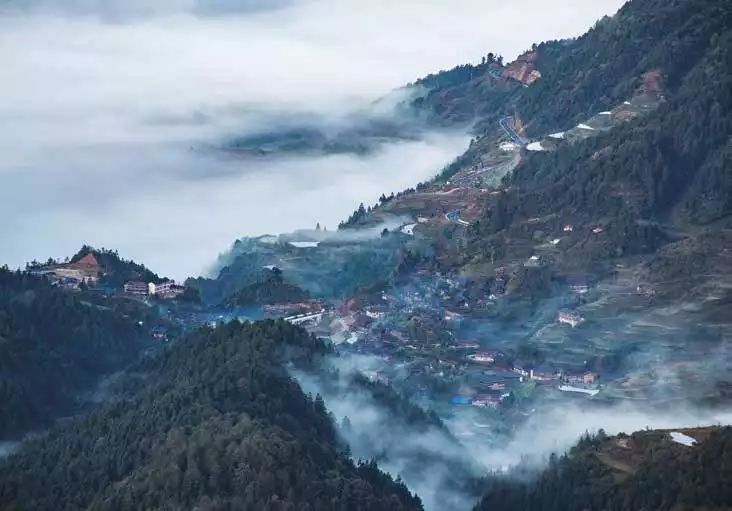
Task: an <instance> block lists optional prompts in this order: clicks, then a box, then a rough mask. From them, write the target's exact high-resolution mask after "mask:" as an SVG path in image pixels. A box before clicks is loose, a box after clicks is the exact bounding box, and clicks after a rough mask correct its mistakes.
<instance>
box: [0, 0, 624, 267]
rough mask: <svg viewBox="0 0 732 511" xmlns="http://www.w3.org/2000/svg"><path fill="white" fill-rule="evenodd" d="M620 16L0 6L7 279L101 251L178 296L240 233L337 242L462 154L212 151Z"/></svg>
mask: <svg viewBox="0 0 732 511" xmlns="http://www.w3.org/2000/svg"><path fill="white" fill-rule="evenodd" d="M621 3H622V2H621V0H602V1H597V2H586V1H584V0H564V1H557V2H545V1H544V0H523V1H520V2H499V1H488V2H486V1H481V0H461V1H460V2H457V4H459V5H456V3H455V2H441V1H428V2H422V1H421V0H407V1H403V2H397V3H394V2H386V1H381V0H379V1H375V2H354V1H349V0H281V1H274V2H264V1H259V0H246V1H241V2H235V1H230V0H166V1H163V2H145V1H137V0H135V1H128V0H110V1H106V2H98V1H94V0H59V1H45V0H19V1H16V2H12V4H5V5H4V6H3V7H0V62H2V63H3V78H2V80H0V118H2V123H0V183H1V184H2V186H0V216H1V217H2V222H0V240H2V242H1V243H0V264H2V263H7V264H9V265H11V266H19V265H22V264H23V262H25V261H27V260H30V259H33V258H37V259H45V258H47V257H48V256H55V257H63V256H65V255H70V254H71V253H73V252H74V251H75V250H76V249H77V248H78V247H79V246H80V245H81V244H82V243H90V244H93V245H97V246H107V247H110V248H117V249H119V250H120V252H121V253H122V254H123V255H125V256H127V257H133V258H135V259H139V260H141V261H143V262H145V263H146V264H147V265H148V266H150V267H151V268H153V269H154V270H156V271H158V272H161V273H164V274H166V275H171V276H174V277H176V278H183V277H184V276H186V275H189V274H197V273H200V272H201V271H202V270H204V268H205V267H206V266H207V265H208V264H209V263H211V262H213V260H214V259H215V257H216V255H217V254H218V253H219V252H221V251H223V250H224V249H225V248H226V247H227V246H228V245H229V244H230V243H231V242H232V241H233V240H234V239H235V238H237V237H240V236H242V235H249V234H259V233H264V232H272V231H283V230H289V229H292V228H295V227H302V226H310V225H313V224H314V223H315V222H317V221H319V222H320V223H321V224H325V225H327V226H328V227H333V228H334V227H335V224H336V223H337V222H338V220H341V219H343V218H344V217H346V216H347V215H348V213H350V212H351V211H352V210H353V209H354V208H355V207H356V206H357V205H358V203H359V202H361V201H365V202H368V203H370V202H373V201H374V200H375V198H376V197H378V196H379V195H381V193H383V192H386V193H389V192H391V191H398V190H399V189H402V188H404V187H407V186H411V185H414V184H415V183H416V182H418V181H420V180H423V179H425V178H428V177H430V176H431V175H433V174H434V173H436V172H437V171H438V170H439V169H440V167H441V166H442V165H444V164H445V163H447V162H448V161H449V160H451V159H452V158H453V157H454V156H455V155H456V154H458V153H459V152H461V151H462V150H463V148H464V147H465V145H466V143H467V137H466V136H465V135H464V134H462V133H426V134H423V135H422V136H420V137H419V139H418V140H412V141H409V142H405V141H401V142H394V143H390V144H386V145H382V146H380V148H379V150H377V151H375V152H374V153H371V154H368V155H356V154H351V155H347V154H344V155H340V156H322V155H321V156H315V155H311V156H309V157H302V158H296V157H294V156H293V155H290V157H289V158H288V159H278V160H271V159H270V160H267V161H244V160H242V159H234V158H226V157H222V156H221V155H216V154H211V153H210V152H208V151H204V150H201V148H206V147H210V146H219V145H220V144H222V143H224V142H225V141H226V140H227V139H229V138H231V137H236V136H238V135H241V134H243V133H257V132H272V131H276V130H277V128H278V125H277V123H276V122H274V121H273V119H277V120H278V121H277V122H282V120H283V119H288V118H290V117H298V118H299V117H302V116H309V118H316V119H318V121H317V123H322V124H324V125H328V124H330V123H332V122H336V121H335V120H338V122H344V119H345V120H346V121H345V122H347V120H348V119H349V117H348V114H349V113H350V112H354V111H359V110H362V109H363V108H365V107H366V106H368V105H369V104H370V103H371V102H372V101H373V100H374V99H377V98H380V97H382V96H384V95H385V94H388V93H389V91H391V90H393V89H395V88H398V87H399V86H401V85H403V84H405V83H407V82H410V81H413V80H414V79H415V78H417V77H419V76H422V75H425V74H427V73H429V72H431V71H435V70H438V69H441V68H447V67H452V66H453V65H455V64H458V63H461V62H465V61H474V62H475V61H478V60H479V59H480V57H481V56H482V55H484V54H485V53H487V52H489V51H494V52H499V53H502V54H503V55H504V56H505V57H506V58H507V59H511V58H513V57H515V56H516V55H517V54H518V53H519V52H520V51H522V50H524V49H525V48H526V47H528V46H529V45H530V43H531V42H533V41H537V40H542V39H548V38H557V37H568V36H574V35H577V34H579V33H581V32H583V31H584V30H585V29H586V27H587V26H589V25H591V24H592V22H593V21H594V20H596V19H597V18H599V17H600V16H602V15H604V14H608V13H612V12H613V11H614V10H615V9H616V8H617V7H618V6H619V5H620V4H621ZM549 4H551V5H549ZM547 12H551V15H550V16H547ZM382 114H383V112H382Z"/></svg>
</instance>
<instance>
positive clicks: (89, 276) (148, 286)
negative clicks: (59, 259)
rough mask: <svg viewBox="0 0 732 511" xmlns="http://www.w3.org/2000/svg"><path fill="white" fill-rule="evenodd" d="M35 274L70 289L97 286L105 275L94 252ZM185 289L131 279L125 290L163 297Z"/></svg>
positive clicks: (37, 271)
mask: <svg viewBox="0 0 732 511" xmlns="http://www.w3.org/2000/svg"><path fill="white" fill-rule="evenodd" d="M31 273H33V274H34V275H42V276H44V277H45V278H47V279H48V280H50V281H51V282H52V283H53V284H55V285H60V286H63V287H65V288H68V289H78V288H79V286H80V285H82V284H84V285H87V286H89V287H93V286H96V285H97V284H98V283H99V279H100V278H101V277H102V276H103V275H104V269H103V268H102V266H101V265H100V264H99V261H98V260H97V258H96V257H95V256H94V254H93V253H92V252H89V253H88V254H86V255H85V256H84V257H82V258H81V259H79V260H78V261H74V262H73V263H63V264H51V265H47V266H43V267H41V268H36V269H33V270H31ZM184 291H185V288H184V287H183V286H180V285H177V284H176V283H175V282H173V281H167V282H163V283H161V284H155V283H152V282H140V281H130V282H127V283H126V284H125V285H124V292H125V293H127V294H131V295H138V296H147V295H151V296H156V297H157V298H161V299H170V298H175V297H177V296H179V295H181V294H182V293H183V292H184Z"/></svg>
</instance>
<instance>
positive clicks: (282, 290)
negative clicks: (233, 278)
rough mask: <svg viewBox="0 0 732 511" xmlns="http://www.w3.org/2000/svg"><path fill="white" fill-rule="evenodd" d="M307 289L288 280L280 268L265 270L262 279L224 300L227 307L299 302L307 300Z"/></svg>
mask: <svg viewBox="0 0 732 511" xmlns="http://www.w3.org/2000/svg"><path fill="white" fill-rule="evenodd" d="M309 297H310V295H309V294H308V293H307V291H304V290H303V289H301V288H299V287H297V286H295V285H293V284H290V283H289V282H286V281H285V279H284V277H283V276H282V271H281V270H280V269H279V268H276V267H275V268H272V269H271V270H269V269H267V270H265V274H264V276H263V277H262V279H261V280H260V281H258V282H255V283H254V284H250V285H248V286H245V287H243V288H241V289H239V290H238V291H236V292H235V293H233V294H231V295H229V296H228V297H227V298H226V299H225V300H224V302H223V305H224V306H226V307H250V306H254V305H269V304H274V303H297V302H302V301H305V300H307V299H308V298H309Z"/></svg>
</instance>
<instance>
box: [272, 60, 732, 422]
mask: <svg viewBox="0 0 732 511" xmlns="http://www.w3.org/2000/svg"><path fill="white" fill-rule="evenodd" d="M531 63H532V59H531V56H530V55H529V54H527V55H526V58H525V59H523V60H522V59H519V60H517V62H516V63H514V64H512V66H513V67H512V68H511V69H510V70H508V69H507V70H506V71H505V72H507V73H509V72H510V73H514V74H515V75H516V76H512V77H511V78H512V79H515V80H519V81H521V82H523V83H524V85H526V86H528V85H530V84H531V83H533V81H535V80H536V79H539V78H540V76H541V75H540V73H539V72H538V71H537V70H535V69H534V68H533V67H532V66H531ZM662 100H663V96H662V94H661V91H660V89H659V87H658V86H657V78H656V77H654V76H645V77H644V85H643V87H642V88H641V89H640V90H639V91H638V93H637V94H636V95H635V96H633V97H632V98H630V99H629V101H626V102H624V103H623V104H621V105H618V106H617V108H615V109H613V110H612V111H607V112H600V113H598V114H597V115H596V116H594V117H592V118H591V119H588V120H587V121H586V122H585V123H581V124H580V125H579V126H577V127H576V128H574V129H572V130H569V131H568V132H565V133H553V134H551V135H548V136H547V137H545V138H544V139H541V140H539V141H533V142H532V141H530V140H527V139H526V138H525V137H524V136H523V130H522V126H521V122H520V120H518V119H515V118H504V119H501V120H500V122H499V123H498V126H497V127H496V130H495V132H494V133H492V134H488V135H486V136H484V137H483V138H482V139H480V140H475V141H474V142H473V144H472V145H473V146H475V147H477V148H478V150H479V151H478V152H479V153H480V157H479V161H478V162H477V163H468V164H465V165H463V166H461V167H459V168H457V169H456V170H455V171H453V172H452V173H451V175H449V177H447V178H446V179H444V180H442V181H440V180H437V181H435V182H433V183H428V184H423V185H420V186H418V187H417V188H416V189H415V190H410V191H408V192H405V193H400V194H398V195H397V196H396V197H394V196H392V197H390V198H386V199H385V200H382V203H381V204H379V205H377V206H375V207H374V208H373V210H371V208H369V213H368V215H367V216H366V217H365V218H366V222H365V223H364V225H362V226H361V227H362V228H364V229H368V228H372V229H378V230H381V226H383V225H389V222H391V221H393V219H394V218H400V219H403V220H402V221H401V223H400V224H398V225H396V226H393V225H391V226H390V227H389V228H383V231H384V232H382V238H383V237H384V236H390V237H396V238H398V239H400V240H401V245H400V246H401V249H402V250H404V251H406V252H408V253H409V254H412V255H413V257H414V259H415V260H417V261H419V258H420V256H419V255H415V254H435V252H437V255H436V256H434V255H433V256H431V257H433V260H434V257H437V258H439V259H438V261H439V263H440V266H443V267H447V268H450V267H454V266H456V261H458V260H459V254H460V252H461V249H462V246H461V243H464V240H465V233H466V232H467V230H468V229H470V228H471V226H472V225H473V224H474V223H475V222H477V221H479V219H480V218H482V217H483V216H484V214H485V211H486V208H490V207H492V204H494V202H495V199H496V197H497V196H499V195H500V193H501V189H502V186H503V184H502V181H503V178H504V176H506V175H507V174H508V173H510V172H511V171H512V170H513V169H514V168H516V166H517V165H518V164H519V163H520V161H521V159H522V158H523V157H524V156H525V154H526V153H527V152H528V153H532V152H534V153H535V152H541V151H551V150H554V148H556V147H557V146H558V145H559V144H568V143H573V141H576V140H580V139H582V138H586V137H589V136H593V135H594V134H597V133H598V132H601V131H604V130H608V129H610V128H611V127H612V126H614V125H616V124H617V123H621V122H625V121H627V120H628V119H631V118H634V117H637V116H640V115H643V114H644V113H645V112H647V111H650V110H652V109H654V108H656V107H657V106H658V104H659V103H660V102H661V101H662ZM521 229H522V230H523V232H521V233H519V234H520V236H517V237H516V238H515V239H509V240H507V243H508V244H509V245H508V247H507V248H506V252H509V253H510V254H512V256H513V257H512V258H511V259H509V260H505V259H504V260H499V256H496V258H495V261H494V257H493V255H492V254H491V255H490V258H489V260H488V261H487V262H485V261H482V262H481V263H480V265H478V264H471V263H468V264H465V263H464V262H460V265H461V268H462V270H461V272H460V273H457V274H456V273H453V272H450V271H446V272H444V273H443V272H441V271H439V270H435V269H431V268H427V267H424V266H420V263H419V262H416V263H414V264H412V265H411V266H410V265H409V264H408V263H410V261H403V262H402V266H405V267H407V268H406V270H404V271H405V272H406V275H407V276H406V277H405V276H403V275H402V276H400V277H397V278H394V277H392V281H391V282H390V284H389V285H385V286H382V287H379V288H377V289H369V290H360V291H358V292H356V293H354V294H353V295H352V296H351V297H350V298H347V299H345V300H342V301H341V302H340V303H337V304H335V305H328V303H329V302H327V301H323V302H319V301H312V302H310V303H308V304H274V305H268V306H266V307H265V310H266V311H267V316H275V317H276V316H279V317H284V318H285V319H286V320H288V321H290V322H292V323H294V324H298V325H301V326H304V327H305V328H307V329H308V330H309V331H310V332H312V333H313V334H314V335H316V336H317V337H320V338H322V339H325V340H327V341H328V342H330V343H332V344H333V345H334V346H335V347H336V349H337V350H338V352H339V353H341V354H342V355H345V356H348V355H351V356H353V357H355V358H357V359H360V360H368V361H369V363H368V364H366V366H365V367H364V369H363V372H364V375H366V376H367V377H368V378H370V379H373V380H375V381H380V382H384V383H388V384H390V385H392V386H393V387H394V388H395V389H397V390H398V391H399V392H401V393H402V394H403V395H405V396H407V397H409V398H410V399H411V400H413V401H414V402H417V403H422V404H424V405H425V406H428V407H429V408H431V409H433V410H436V411H438V413H439V414H440V415H441V416H442V417H444V418H449V417H453V416H455V415H456V414H463V413H469V414H470V415H471V416H475V414H476V413H477V414H479V416H480V417H482V419H480V420H478V422H479V423H485V422H486V421H490V419H491V418H495V419H496V420H498V418H499V417H500V418H501V420H505V418H506V417H515V418H521V417H526V416H528V415H530V414H531V413H532V412H533V410H535V409H536V407H537V406H538V405H540V404H542V403H547V402H554V401H557V400H562V401H568V400H571V401H572V402H575V403H578V404H579V403H587V404H588V405H589V404H591V403H608V402H617V401H619V400H620V401H622V400H626V399H630V400H648V401H649V403H656V404H658V403H662V402H663V403H665V402H668V401H673V400H674V399H678V398H681V397H682V396H683V397H685V398H689V397H691V398H692V399H707V398H709V397H710V396H713V395H715V393H717V392H719V390H718V389H716V390H715V389H714V388H713V385H696V383H697V382H699V381H701V380H702V379H703V378H701V377H700V376H701V375H703V374H705V373H707V372H708V371H713V372H721V373H723V372H724V366H725V365H726V364H729V363H730V353H727V352H725V353H724V354H723V356H722V357H721V358H720V359H719V360H716V361H714V362H712V363H711V364H710V363H701V362H699V361H698V360H699V358H700V357H699V356H698V355H699V352H696V351H694V350H690V349H689V348H688V347H686V344H685V343H684V334H683V333H682V331H681V330H680V329H681V326H682V325H687V324H689V323H690V321H689V318H688V317H686V318H685V317H684V315H683V314H684V313H685V312H687V311H683V310H682V311H680V314H679V316H678V317H675V318H673V319H669V318H668V317H664V314H665V311H664V309H663V308H661V307H658V308H657V307H655V300H656V284H655V283H654V282H652V281H650V280H649V279H648V278H647V275H645V274H644V271H645V270H644V269H643V267H642V265H640V264H639V261H636V260H634V259H633V258H632V257H631V258H625V259H622V258H621V259H620V260H619V262H617V263H615V264H614V265H610V266H607V265H605V266H597V267H594V268H593V266H592V265H587V264H578V262H577V258H576V257H575V256H570V255H568V248H569V247H575V246H584V247H590V248H592V247H593V245H595V246H597V247H604V246H606V245H607V244H608V243H609V239H608V238H607V233H606V229H607V226H606V224H605V221H604V219H602V218H595V219H592V218H589V219H588V218H582V219H578V218H571V217H565V218H562V217H561V216H558V215H549V216H546V217H537V218H529V219H527V220H526V221H525V222H524V224H523V225H522V226H521ZM526 233H528V234H529V235H528V236H527V235H526ZM268 243H270V244H272V245H273V246H276V244H277V238H276V237H275V238H274V239H271V240H268ZM337 246H338V243H337V242H333V241H328V240H327V239H326V240H325V242H323V243H321V242H314V241H310V242H307V241H305V242H299V244H297V243H292V242H289V248H287V252H288V255H287V256H286V257H285V258H284V259H280V260H278V261H276V262H277V264H280V265H283V267H284V268H285V272H286V273H287V272H290V274H292V272H293V271H294V272H298V271H300V267H299V266H298V265H299V264H302V262H303V261H306V260H307V261H308V262H307V263H306V264H312V261H313V260H316V259H317V258H318V257H320V258H322V259H323V260H328V258H329V257H330V254H331V253H332V252H334V251H336V250H338V249H337V248H335V247H337ZM435 247H438V248H435ZM329 251H330V252H329ZM320 271H329V270H327V269H326V270H320ZM537 285H538V288H537V290H536V292H542V293H543V294H542V295H541V296H542V300H541V301H540V302H538V303H540V305H538V306H537V305H536V302H535V301H533V300H532V293H534V291H532V289H533V288H532V286H537ZM542 287H543V288H544V289H541V288H542ZM527 290H528V291H527ZM522 296H523V297H524V298H526V297H528V301H527V300H526V299H521V298H520V297H522ZM330 303H333V302H332V301H331V302H330ZM674 324H675V325H679V327H678V328H679V332H678V334H677V336H669V331H673V329H674V328H675V327H674V326H673V325H674ZM719 335H724V334H723V333H720V332H705V333H704V335H702V336H701V338H703V339H704V340H703V341H700V343H699V345H698V347H696V348H695V349H696V350H703V348H702V346H705V345H706V343H709V345H714V343H715V342H717V339H718V338H719ZM661 339H663V341H661ZM669 339H671V340H670V341H669ZM656 340H658V342H656ZM682 346H683V347H684V348H683V349H681V347H682ZM631 355H632V357H631ZM680 369H681V370H683V376H681V377H679V376H678V374H679V373H678V371H679V370H680ZM481 421H482V422H481ZM469 434H472V433H469Z"/></svg>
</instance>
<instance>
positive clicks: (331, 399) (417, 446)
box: [292, 355, 732, 511]
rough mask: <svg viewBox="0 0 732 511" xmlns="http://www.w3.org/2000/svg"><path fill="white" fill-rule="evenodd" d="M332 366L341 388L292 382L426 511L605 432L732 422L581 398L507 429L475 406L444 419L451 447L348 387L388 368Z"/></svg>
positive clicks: (316, 380) (724, 412) (679, 407)
mask: <svg viewBox="0 0 732 511" xmlns="http://www.w3.org/2000/svg"><path fill="white" fill-rule="evenodd" d="M329 363H330V364H332V365H333V366H334V367H336V368H338V370H339V374H340V381H339V384H338V385H336V386H333V385H326V384H325V380H324V376H323V375H324V374H326V373H325V372H319V373H318V374H308V373H304V372H302V371H295V370H293V371H292V375H293V376H294V377H295V378H296V379H297V380H298V382H299V383H300V385H301V387H302V388H303V390H304V391H305V392H307V393H310V394H312V395H315V394H316V393H317V394H320V395H321V396H322V397H323V399H324V401H325V404H326V407H327V408H328V410H329V411H330V412H331V413H332V414H333V416H334V419H335V421H336V424H339V425H341V427H340V428H339V431H340V433H341V435H343V436H344V437H345V439H346V440H347V441H348V443H349V446H350V449H351V452H352V455H353V457H354V458H356V459H371V458H374V457H376V458H377V459H378V463H379V466H380V467H381V468H382V469H383V470H386V471H388V472H390V473H392V475H394V476H397V475H399V476H401V478H402V479H403V480H404V482H405V483H406V484H407V486H408V487H409V488H410V489H411V490H412V491H414V492H416V493H417V494H418V495H419V496H420V498H422V500H423V503H424V506H425V509H426V510H427V511H437V510H440V509H453V510H455V511H468V510H469V509H472V507H473V504H474V503H475V500H477V496H476V495H471V492H470V491H469V490H468V489H467V488H460V484H459V482H460V481H461V480H462V481H463V482H464V483H466V486H469V485H468V484H467V481H466V480H467V479H468V478H469V477H470V476H471V474H472V475H473V476H474V477H480V476H483V475H486V474H488V473H491V472H503V471H506V470H508V469H511V468H513V467H516V466H517V465H519V464H520V465H521V466H522V468H532V467H533V468H537V469H540V468H542V467H543V466H545V464H546V462H547V460H548V458H549V455H550V454H552V453H557V454H561V453H564V452H566V451H567V450H568V449H569V448H570V447H572V446H573V445H574V444H575V443H576V442H577V441H578V440H579V439H580V437H581V436H582V435H583V434H585V433H587V432H590V433H596V432H597V431H598V430H600V429H604V430H605V432H606V433H608V434H612V435H614V434H618V433H621V432H624V433H628V434H630V433H632V432H634V431H638V430H642V429H646V428H650V429H671V428H687V427H695V426H708V425H719V424H729V423H730V422H732V410H730V409H728V408H725V409H717V410H710V409H704V408H699V407H697V406H695V405H694V404H693V403H691V402H686V403H680V402H677V403H676V404H675V406H674V408H673V410H660V409H659V408H658V407H654V406H653V405H652V404H651V403H648V402H639V403H637V404H636V403H629V402H625V403H620V404H608V405H601V404H592V403H589V402H586V401H583V400H581V399H579V400H567V401H563V402H552V403H542V404H538V405H537V407H536V409H535V410H534V412H533V413H532V414H531V416H530V417H528V418H527V420H526V421H524V422H521V423H520V424H518V425H517V426H516V427H513V428H509V429H507V428H505V427H503V426H502V425H501V424H500V421H499V420H498V419H496V417H494V416H492V415H491V412H486V411H485V410H479V409H476V408H475V407H471V406H467V407H454V408H453V411H452V412H451V413H450V416H449V417H442V420H443V422H444V424H445V425H446V426H447V428H448V430H449V431H450V433H451V434H452V435H453V436H454V438H456V439H457V441H458V442H459V443H458V442H453V441H450V439H449V436H448V434H446V433H445V432H443V431H441V430H439V429H437V428H436V427H429V428H426V429H425V428H419V427H414V426H409V425H408V424H406V423H405V421H404V417H396V416H394V415H393V413H391V412H390V411H389V410H387V409H386V408H385V407H384V406H383V405H381V404H379V403H377V402H376V401H375V400H374V399H373V398H372V397H371V396H370V395H369V394H368V393H366V392H364V391H363V389H359V388H355V387H354V386H353V385H352V384H349V382H348V375H349V374H352V373H354V372H361V371H364V370H369V371H373V370H378V369H381V368H383V365H384V362H383V361H381V360H380V359H378V358H376V357H372V356H365V355H342V356H341V357H339V358H333V359H331V360H330V361H329ZM345 417H348V420H349V426H348V429H347V430H344V428H343V426H342V424H343V421H344V418H345ZM501 431H502V432H501ZM456 480H457V483H456ZM478 487H480V486H478ZM448 502H449V505H448V504H447V503H448Z"/></svg>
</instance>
